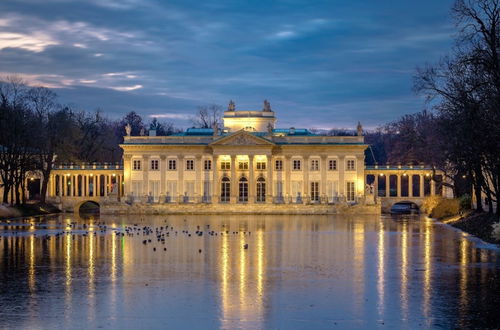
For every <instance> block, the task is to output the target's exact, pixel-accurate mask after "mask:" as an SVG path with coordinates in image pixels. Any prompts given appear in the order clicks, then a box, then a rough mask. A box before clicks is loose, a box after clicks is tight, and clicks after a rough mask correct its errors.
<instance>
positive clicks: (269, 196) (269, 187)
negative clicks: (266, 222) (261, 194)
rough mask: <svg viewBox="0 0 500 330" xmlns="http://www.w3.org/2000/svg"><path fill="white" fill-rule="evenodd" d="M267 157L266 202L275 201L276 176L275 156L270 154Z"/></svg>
mask: <svg viewBox="0 0 500 330" xmlns="http://www.w3.org/2000/svg"><path fill="white" fill-rule="evenodd" d="M266 158H267V180H266V203H269V204H272V203H273V202H274V194H273V191H274V177H273V156H272V155H268V156H266Z"/></svg>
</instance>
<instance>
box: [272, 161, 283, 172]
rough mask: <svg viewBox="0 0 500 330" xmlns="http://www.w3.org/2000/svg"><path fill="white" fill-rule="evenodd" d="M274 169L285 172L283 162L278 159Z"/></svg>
mask: <svg viewBox="0 0 500 330" xmlns="http://www.w3.org/2000/svg"><path fill="white" fill-rule="evenodd" d="M274 165H275V166H274V169H275V170H276V171H283V160H281V159H277V160H276V162H275V163H274Z"/></svg>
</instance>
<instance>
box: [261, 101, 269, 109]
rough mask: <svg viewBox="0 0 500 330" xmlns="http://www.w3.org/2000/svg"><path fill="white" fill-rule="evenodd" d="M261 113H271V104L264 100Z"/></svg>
mask: <svg viewBox="0 0 500 330" xmlns="http://www.w3.org/2000/svg"><path fill="white" fill-rule="evenodd" d="M262 111H271V103H269V101H268V100H264V108H263V109H262Z"/></svg>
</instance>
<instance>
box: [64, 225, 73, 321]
mask: <svg viewBox="0 0 500 330" xmlns="http://www.w3.org/2000/svg"><path fill="white" fill-rule="evenodd" d="M65 245H66V268H65V275H66V281H65V286H64V292H65V303H66V306H68V308H66V309H65V310H64V311H65V317H66V319H69V317H70V315H71V313H70V306H71V299H72V297H71V295H72V292H71V284H72V279H71V247H72V246H71V245H72V237H71V235H69V234H68V235H66V236H65Z"/></svg>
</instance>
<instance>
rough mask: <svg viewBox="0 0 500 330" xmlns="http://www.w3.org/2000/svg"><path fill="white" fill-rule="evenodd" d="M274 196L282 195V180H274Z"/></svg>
mask: <svg viewBox="0 0 500 330" xmlns="http://www.w3.org/2000/svg"><path fill="white" fill-rule="evenodd" d="M276 196H278V197H281V196H283V181H276Z"/></svg>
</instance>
